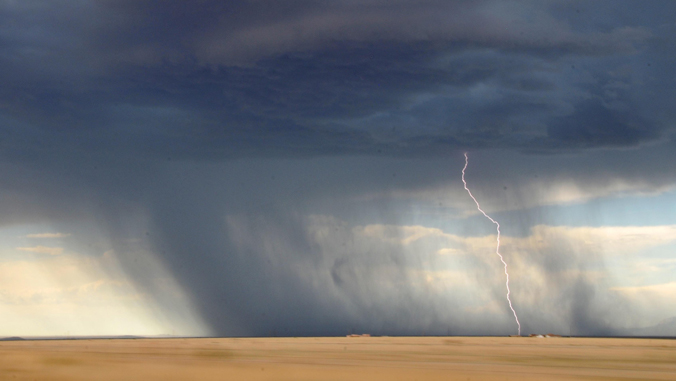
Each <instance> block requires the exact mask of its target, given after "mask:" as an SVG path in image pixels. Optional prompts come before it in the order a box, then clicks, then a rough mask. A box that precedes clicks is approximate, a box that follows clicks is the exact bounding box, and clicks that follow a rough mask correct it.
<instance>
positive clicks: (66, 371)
mask: <svg viewBox="0 0 676 381" xmlns="http://www.w3.org/2000/svg"><path fill="white" fill-rule="evenodd" d="M121 379H124V380H224V379H227V380H360V379H363V380H494V379H495V380H543V379H547V380H567V379H570V380H572V379H575V380H676V340H648V339H587V338H547V339H540V338H518V337H515V338H511V337H499V338H496V337H427V338H426V337H416V338H411V337H369V338H367V337H364V338H250V339H249V338H242V339H211V338H207V339H135V340H58V341H56V340H55V341H10V342H0V380H121Z"/></svg>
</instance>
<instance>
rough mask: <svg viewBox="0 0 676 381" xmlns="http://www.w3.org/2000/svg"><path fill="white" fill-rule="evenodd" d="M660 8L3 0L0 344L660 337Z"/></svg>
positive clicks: (664, 258)
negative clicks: (80, 339)
mask: <svg viewBox="0 0 676 381" xmlns="http://www.w3.org/2000/svg"><path fill="white" fill-rule="evenodd" d="M675 16H676V3H674V2H673V1H671V0H665V1H656V0H655V1H642V2H636V1H621V0H619V1H617V0H615V1H606V0H599V1H594V2H588V1H556V0H538V1H504V0H501V1H497V0H486V1H483V0H480V1H449V0H444V1H441V0H423V1H408V0H389V1H383V0H361V1H354V0H332V1H320V0H290V1H284V2H280V1H271V0H249V1H236V0H233V1H214V0H200V1H177V0H166V1H157V0H133V1H131V0H116V1H107V0H102V1H95V2H92V1H81V0H57V1H41V0H36V1H30V2H25V1H16V0H0V69H1V70H0V84H1V86H0V131H1V133H0V320H1V321H2V324H0V335H1V336H78V335H188V336H308V335H345V334H349V333H370V334H374V335H506V334H515V333H516V332H517V325H516V322H515V320H514V316H513V315H512V313H511V311H510V309H509V305H508V303H507V299H506V287H505V274H504V268H503V267H502V263H501V262H500V260H499V258H498V257H497V255H496V253H495V248H496V247H495V245H496V238H497V237H496V229H495V225H493V224H492V223H491V222H490V221H489V220H487V219H486V218H485V217H484V216H483V215H481V214H480V213H479V211H478V210H477V209H476V205H475V204H474V202H473V201H472V199H471V198H470V197H469V195H468V194H467V192H466V191H465V189H464V188H463V184H462V181H461V171H462V169H463V166H464V165H465V158H464V155H463V154H464V153H467V154H468V157H469V162H468V167H467V171H466V180H467V183H468V186H469V188H470V189H471V191H472V194H473V195H474V196H475V197H476V198H477V200H478V201H479V202H480V203H481V206H482V208H483V209H484V210H485V211H486V212H487V213H488V214H489V215H490V216H491V217H493V218H494V219H495V220H497V221H499V223H500V227H501V237H500V238H501V247H500V252H501V253H502V254H503V256H504V259H505V262H506V263H507V264H508V268H509V274H510V288H511V301H512V303H513V306H514V309H515V311H516V313H517V314H518V316H519V321H520V323H521V332H522V333H523V334H529V333H549V332H551V333H558V334H563V335H609V336H613V335H616V336H624V335H676V304H675V303H673V301H674V300H675V299H676V165H674V164H676V140H675V136H676V135H675V132H676V108H674V107H673V105H674V102H675V101H676V78H675V77H674V73H676V53H674V52H676V22H675V21H674V20H676V17H675Z"/></svg>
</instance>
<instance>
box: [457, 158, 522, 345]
mask: <svg viewBox="0 0 676 381" xmlns="http://www.w3.org/2000/svg"><path fill="white" fill-rule="evenodd" d="M467 164H469V158H468V157H467V152H465V167H464V168H463V169H462V183H463V184H464V185H465V190H466V191H467V193H469V197H471V198H472V200H474V203H475V204H476V207H477V209H479V211H480V212H481V214H483V215H484V216H485V217H486V218H488V219H489V220H491V222H492V223H494V224H495V225H496V226H497V231H498V239H497V240H498V246H497V248H496V249H495V254H497V255H498V257H500V262H502V264H503V265H505V276H506V277H507V282H506V283H505V285H506V286H507V303H509V308H510V309H511V310H512V313H513V314H514V319H515V320H516V325H517V326H518V335H519V336H521V323H519V317H518V316H516V311H515V310H514V307H512V300H511V299H510V298H509V294H510V290H509V273H508V272H507V262H505V259H504V258H502V255H501V254H500V224H499V223H498V221H496V220H494V219H493V218H491V216H489V215H488V214H486V212H484V211H483V209H481V205H479V201H477V200H476V198H474V196H473V195H472V192H470V190H469V188H467V182H466V181H465V170H466V169H467Z"/></svg>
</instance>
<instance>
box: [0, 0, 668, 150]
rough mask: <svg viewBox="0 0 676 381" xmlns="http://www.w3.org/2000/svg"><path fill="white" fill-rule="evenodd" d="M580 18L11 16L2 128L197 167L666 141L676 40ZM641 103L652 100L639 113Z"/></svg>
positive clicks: (245, 12) (493, 14) (370, 13)
mask: <svg viewBox="0 0 676 381" xmlns="http://www.w3.org/2000/svg"><path fill="white" fill-rule="evenodd" d="M658 6H659V7H662V8H664V5H663V4H662V3H656V4H655V10H656V11H659V10H660V8H659V7H658ZM578 8H579V7H577V8H576V5H575V4H571V5H569V6H564V5H562V4H561V3H558V2H552V3H547V2H544V3H543V2H538V3H522V2H520V3H511V2H507V3H504V2H490V1H483V2H445V1H427V2H414V3H413V2H407V1H398V2H393V3H392V2H387V3H384V2H381V1H367V2H352V1H340V2H324V1H294V2H283V3H280V2H269V1H241V2H238V1H231V2H220V1H218V2H216V1H201V2H198V3H190V4H189V3H186V2H182V1H169V2H155V1H129V2H127V1H122V2H118V1H113V2H98V3H82V4H81V3H79V2H66V1H64V2H31V3H30V4H22V3H17V2H11V1H6V2H4V3H3V4H2V11H1V12H0V18H1V19H2V25H3V26H2V27H1V32H2V33H1V34H0V43H1V44H2V49H3V54H2V56H1V57H0V65H1V66H2V67H3V71H2V74H1V79H2V82H3V87H2V90H0V102H1V103H2V105H3V107H2V114H3V115H4V117H5V118H8V119H13V120H14V121H16V122H17V123H20V124H26V125H27V126H29V127H30V128H33V129H37V130H39V131H40V134H41V135H44V134H45V133H44V132H43V131H44V130H48V131H50V132H47V134H50V133H53V132H51V131H53V130H57V131H63V132H64V135H63V136H61V137H60V136H58V135H57V136H51V137H50V140H53V139H56V141H58V140H62V141H61V142H60V143H61V144H62V145H64V146H65V148H64V149H73V148H76V147H73V143H72V142H73V141H79V142H82V143H83V145H93V146H96V145H97V143H98V142H100V141H105V142H106V143H105V144H104V145H105V146H106V148H108V149H112V150H116V149H119V148H120V146H123V147H125V148H128V149H132V150H133V151H134V152H137V153H138V152H139V151H150V152H155V153H157V154H160V155H163V156H164V155H181V156H183V157H186V156H187V157H192V156H195V157H201V156H207V157H212V158H215V157H236V156H242V155H245V156H250V155H274V156H288V155H299V154H300V155H322V154H337V153H360V154H364V153H365V154H373V153H377V152H378V151H379V150H380V152H383V151H385V152H386V153H390V154H395V155H418V154H422V153H429V152H441V151H443V150H444V149H446V150H448V149H454V148H477V147H498V148H510V147H511V148H517V149H524V150H550V149H556V150H561V149H565V150H569V149H584V148H594V147H605V146H610V147H613V146H615V147H617V146H635V145H637V144H640V143H642V142H646V141H653V140H656V139H660V138H661V137H663V136H664V133H665V132H666V131H668V130H670V129H671V128H672V127H673V126H672V125H670V124H669V123H670V122H669V121H668V120H665V119H664V118H656V117H654V114H652V113H650V111H653V110H648V106H647V105H645V104H644V102H643V100H644V99H645V98H646V97H648V98H650V97H652V98H655V101H656V102H659V99H662V98H665V97H667V98H668V97H673V96H674V88H673V84H671V83H669V84H663V83H661V81H659V80H657V79H655V78H650V77H651V76H655V75H659V74H661V73H660V72H656V71H655V70H654V69H651V68H650V67H648V66H647V64H648V63H646V62H645V61H646V60H650V59H652V58H653V56H655V55H658V54H663V53H664V52H663V51H659V50H658V49H657V45H658V43H661V44H664V40H665V39H666V40H667V41H670V39H671V38H670V37H668V36H666V35H664V33H665V30H664V29H663V28H662V29H660V28H658V27H655V25H653V24H647V23H646V20H645V16H644V17H637V18H636V19H633V18H632V14H631V11H630V10H628V9H624V12H626V13H622V14H620V15H617V16H616V17H615V18H610V17H609V16H608V15H606V14H603V15H602V16H603V20H604V21H603V22H600V23H599V24H598V25H596V24H593V23H591V22H589V23H584V25H585V28H575V27H574V25H577V24H579V23H580V21H579V20H578V19H576V17H588V16H587V14H588V13H593V12H595V13H599V14H601V13H602V10H596V9H592V10H589V9H583V11H582V12H579V13H576V12H575V10H578V11H579V9H578ZM647 8H650V7H647ZM620 9H622V8H620ZM667 9H669V7H667ZM662 10H664V9H662ZM644 12H645V11H644ZM577 15H579V16H577ZM655 58H657V57H655ZM656 64H657V62H656ZM623 65H625V66H626V65H629V68H628V69H627V68H624V69H625V71H626V70H629V71H630V72H631V73H630V74H627V75H625V76H624V77H623V78H617V79H616V80H615V82H614V83H615V84H616V85H618V86H619V85H624V86H625V87H626V86H628V87H629V89H628V90H627V89H625V90H624V91H614V92H613V93H612V94H610V93H609V92H610V91H611V90H609V89H605V88H604V86H606V85H607V83H608V82H609V81H607V80H601V78H604V77H607V76H608V75H610V74H609V72H617V71H618V70H619V69H621V67H622V66H623ZM571 67H574V68H575V69H571ZM658 70H659V69H658ZM601 82H606V83H605V84H604V83H601ZM639 82H640V83H639ZM651 87H652V88H653V91H650V90H649V89H650V88H651ZM604 89H605V90H606V91H605V93H604V92H603V90H604ZM636 90H640V91H645V92H649V93H650V95H644V96H643V97H642V98H641V99H637V97H635V96H634V95H633V94H634V92H635V91H636ZM618 103H622V104H624V105H625V107H624V109H618V107H617V104H618ZM430 109H433V110H435V112H431V113H430V112H429V110H430ZM440 110H441V111H440ZM443 110H446V111H445V112H443ZM662 111H663V112H666V111H665V110H662ZM668 113H669V115H670V112H668ZM627 116H628V117H629V118H630V119H631V120H632V121H631V122H625V121H624V119H625V117H627ZM597 123H598V124H600V126H597V125H596V124H597ZM627 123H630V125H628V124H627ZM3 128H4V129H9V130H10V131H9V134H7V135H6V136H7V137H6V138H5V140H6V141H8V144H11V145H12V146H14V147H16V146H18V145H22V144H23V145H31V144H40V142H39V141H36V140H39V139H40V138H39V137H36V136H33V135H31V132H30V131H24V129H25V128H20V131H18V132H17V131H12V130H13V127H12V126H11V123H10V122H9V121H6V122H3ZM393 128H394V129H393ZM132 141H133V142H132ZM158 142H160V143H158ZM437 145H438V146H440V147H439V148H438V149H437V148H435V147H434V146H437ZM25 148H26V149H30V148H29V147H25ZM77 148H78V149H81V147H77ZM205 152H208V154H205Z"/></svg>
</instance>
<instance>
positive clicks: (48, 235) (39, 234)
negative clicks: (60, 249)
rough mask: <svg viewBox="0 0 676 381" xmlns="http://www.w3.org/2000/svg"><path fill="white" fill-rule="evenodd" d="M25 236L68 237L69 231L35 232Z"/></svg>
mask: <svg viewBox="0 0 676 381" xmlns="http://www.w3.org/2000/svg"><path fill="white" fill-rule="evenodd" d="M24 237H25V238H66V237H70V233H36V234H26V235H25V236H24Z"/></svg>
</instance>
